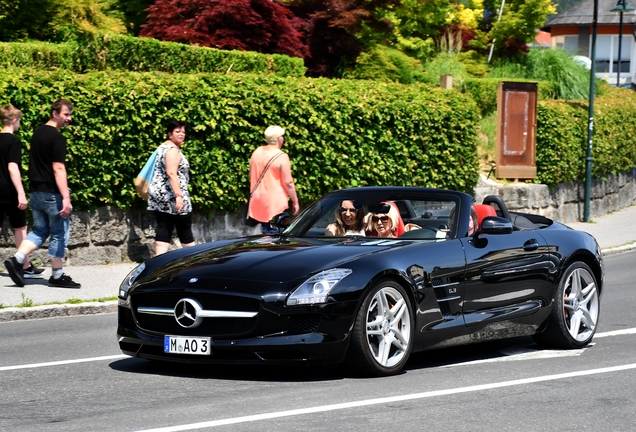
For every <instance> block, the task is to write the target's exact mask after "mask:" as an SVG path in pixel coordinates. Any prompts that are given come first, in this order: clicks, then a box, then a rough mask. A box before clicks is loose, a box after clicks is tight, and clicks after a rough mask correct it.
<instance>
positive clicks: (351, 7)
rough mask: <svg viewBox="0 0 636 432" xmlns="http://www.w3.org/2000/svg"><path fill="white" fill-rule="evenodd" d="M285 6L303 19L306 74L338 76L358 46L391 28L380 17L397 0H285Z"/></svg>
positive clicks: (359, 49)
mask: <svg viewBox="0 0 636 432" xmlns="http://www.w3.org/2000/svg"><path fill="white" fill-rule="evenodd" d="M287 3H288V5H289V8H290V9H291V10H292V11H293V13H294V14H295V15H296V16H297V17H299V18H300V19H301V20H303V21H304V31H305V34H306V39H305V40H306V43H307V45H308V46H309V51H310V54H309V56H307V57H305V65H306V66H307V69H308V71H307V74H308V75H309V76H326V77H334V76H342V75H343V73H344V71H345V70H346V69H347V68H348V67H349V66H351V65H353V63H354V62H355V60H356V58H357V57H358V55H359V54H360V52H361V50H362V47H363V46H364V45H365V44H366V45H367V46H372V45H373V44H374V43H376V42H377V41H378V40H381V39H386V38H387V37H388V36H389V35H390V33H391V29H392V27H393V24H392V23H391V20H390V19H388V18H387V17H386V16H384V12H385V10H386V8H387V7H390V6H392V5H397V4H399V3H400V0H289V1H288V2H287Z"/></svg>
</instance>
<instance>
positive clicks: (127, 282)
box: [119, 263, 146, 300]
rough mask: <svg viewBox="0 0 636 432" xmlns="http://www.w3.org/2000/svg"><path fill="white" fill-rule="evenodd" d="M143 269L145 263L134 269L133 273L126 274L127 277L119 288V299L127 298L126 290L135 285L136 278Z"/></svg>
mask: <svg viewBox="0 0 636 432" xmlns="http://www.w3.org/2000/svg"><path fill="white" fill-rule="evenodd" d="M145 268H146V263H141V264H139V265H138V266H137V267H135V268H134V269H133V271H131V272H130V273H128V276H126V278H125V279H124V281H123V282H122V283H121V285H120V286H119V298H120V299H122V300H126V297H128V290H129V289H130V287H131V286H132V284H133V283H135V279H137V277H138V276H139V275H140V274H141V272H143V271H144V269H145Z"/></svg>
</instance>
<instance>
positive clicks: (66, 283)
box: [49, 274, 82, 289]
mask: <svg viewBox="0 0 636 432" xmlns="http://www.w3.org/2000/svg"><path fill="white" fill-rule="evenodd" d="M49 286H50V287H56V288H76V289H78V288H80V287H81V286H82V285H80V284H78V283H77V282H73V279H71V277H70V276H68V275H65V274H63V275H62V276H61V277H59V278H57V279H54V278H53V276H51V277H50V278H49Z"/></svg>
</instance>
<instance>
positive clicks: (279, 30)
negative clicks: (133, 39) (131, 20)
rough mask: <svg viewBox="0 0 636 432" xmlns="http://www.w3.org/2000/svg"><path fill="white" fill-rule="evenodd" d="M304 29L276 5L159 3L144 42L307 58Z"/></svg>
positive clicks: (247, 0)
mask: <svg viewBox="0 0 636 432" xmlns="http://www.w3.org/2000/svg"><path fill="white" fill-rule="evenodd" d="M300 26H301V23H300V22H297V21H295V18H294V16H293V15H292V13H291V12H290V10H289V9H287V8H286V7H285V6H284V5H282V4H280V3H278V2H277V1H276V0H157V1H156V2H155V3H154V4H153V5H152V6H150V8H148V21H147V22H146V24H144V25H142V26H141V32H140V36H146V37H153V38H156V39H160V40H164V41H172V42H182V43H190V44H196V45H202V46H208V47H214V48H219V49H237V50H242V51H257V52H261V53H269V54H273V53H278V54H286V55H289V56H294V57H305V55H306V54H307V47H306V45H305V44H304V43H303V42H302V40H301V38H302V36H303V35H302V32H301V31H299V30H298V29H297V27H300Z"/></svg>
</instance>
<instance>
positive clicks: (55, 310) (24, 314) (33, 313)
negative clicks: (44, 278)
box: [0, 300, 117, 322]
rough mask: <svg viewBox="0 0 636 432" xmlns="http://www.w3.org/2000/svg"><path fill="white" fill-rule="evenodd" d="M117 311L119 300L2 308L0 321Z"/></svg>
mask: <svg viewBox="0 0 636 432" xmlns="http://www.w3.org/2000/svg"><path fill="white" fill-rule="evenodd" d="M114 312H117V300H112V301H108V302H103V303H99V302H86V303H79V304H56V305H43V306H33V307H21V308H17V307H12V308H6V309H0V322H8V321H17V320H26V319H42V318H53V317H65V316H79V315H97V314H105V313H114Z"/></svg>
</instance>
